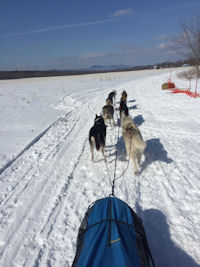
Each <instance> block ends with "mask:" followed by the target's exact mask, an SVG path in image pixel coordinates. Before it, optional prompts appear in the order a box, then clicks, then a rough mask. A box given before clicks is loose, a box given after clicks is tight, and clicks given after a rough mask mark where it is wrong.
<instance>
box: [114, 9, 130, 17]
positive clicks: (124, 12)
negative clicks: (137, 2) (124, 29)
mask: <svg viewBox="0 0 200 267" xmlns="http://www.w3.org/2000/svg"><path fill="white" fill-rule="evenodd" d="M131 14H133V11H132V9H130V8H128V9H121V10H117V11H115V12H114V13H113V14H111V15H110V16H111V17H121V16H126V15H131Z"/></svg>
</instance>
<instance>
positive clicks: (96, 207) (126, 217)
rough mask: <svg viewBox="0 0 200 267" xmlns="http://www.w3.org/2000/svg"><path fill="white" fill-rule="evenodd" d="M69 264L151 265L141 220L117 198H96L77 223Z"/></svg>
mask: <svg viewBox="0 0 200 267" xmlns="http://www.w3.org/2000/svg"><path fill="white" fill-rule="evenodd" d="M72 266H73V267H86V266H87V267H89V266H92V267H97V266H99V267H100V266H106V267H113V266H115V267H122V266H134V267H151V266H153V267H154V266H155V264H154V261H153V258H152V255H151V252H150V249H149V246H148V243H147V238H146V234H145V230H144V228H143V225H142V220H141V219H140V218H139V217H138V216H137V214H136V213H135V212H134V211H133V210H132V209H131V208H130V207H129V206H128V205H127V204H126V203H125V202H123V201H122V200H120V199H118V198H116V197H113V196H110V197H107V198H103V199H99V200H97V201H96V202H95V203H94V204H92V205H91V206H89V208H88V210H87V212H86V214H85V217H84V219H83V221H82V223H81V225H80V228H79V233H78V238H77V249H76V255H75V258H74V262H73V265H72Z"/></svg>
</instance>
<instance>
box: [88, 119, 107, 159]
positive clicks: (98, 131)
mask: <svg viewBox="0 0 200 267" xmlns="http://www.w3.org/2000/svg"><path fill="white" fill-rule="evenodd" d="M89 142H90V150H91V153H92V161H93V160H94V148H96V150H97V151H99V150H100V151H101V152H102V154H103V157H104V160H105V161H106V157H105V153H104V148H105V144H106V125H105V123H104V119H103V117H102V116H97V115H96V117H95V120H94V125H93V127H92V128H91V129H90V132H89Z"/></svg>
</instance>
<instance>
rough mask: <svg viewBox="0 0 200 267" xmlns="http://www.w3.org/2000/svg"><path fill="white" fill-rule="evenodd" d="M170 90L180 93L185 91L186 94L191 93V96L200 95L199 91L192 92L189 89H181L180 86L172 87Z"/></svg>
mask: <svg viewBox="0 0 200 267" xmlns="http://www.w3.org/2000/svg"><path fill="white" fill-rule="evenodd" d="M170 91H171V92H172V93H173V94H179V93H184V94H186V95H189V96H191V97H194V98H196V97H200V94H198V93H197V92H190V91H189V90H188V89H186V90H183V89H182V90H181V89H178V88H174V89H170Z"/></svg>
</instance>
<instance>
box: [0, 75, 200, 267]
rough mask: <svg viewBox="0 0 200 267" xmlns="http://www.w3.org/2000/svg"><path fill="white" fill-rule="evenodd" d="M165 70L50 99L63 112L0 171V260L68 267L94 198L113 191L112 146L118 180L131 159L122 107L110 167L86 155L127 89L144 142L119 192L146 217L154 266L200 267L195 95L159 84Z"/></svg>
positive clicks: (199, 132) (199, 118)
mask: <svg viewBox="0 0 200 267" xmlns="http://www.w3.org/2000/svg"><path fill="white" fill-rule="evenodd" d="M167 77H168V74H162V75H157V76H152V77H146V78H143V79H141V80H139V79H137V80H134V79H133V80H129V81H128V82H123V83H119V84H118V85H116V84H115V85H114V86H112V87H109V88H108V87H106V86H105V85H104V86H100V87H98V88H97V87H96V88H95V89H94V88H93V89H92V88H91V89H87V90H83V91H81V90H79V91H77V92H75V93H68V94H64V95H63V96H62V97H61V98H60V100H59V101H58V102H57V103H54V104H53V107H54V108H55V109H61V108H63V109H66V114H65V115H63V116H61V117H60V118H58V119H57V120H56V121H55V122H54V123H52V124H51V125H50V127H49V128H48V129H47V131H46V132H45V133H44V134H42V135H41V136H40V138H38V139H36V140H35V142H31V143H30V146H28V147H27V149H24V150H23V153H19V156H18V157H17V158H16V160H15V161H13V162H11V163H10V164H8V166H7V168H4V169H3V171H2V173H1V176H0V188H1V189H0V266H71V264H72V261H73V258H74V254H75V250H76V238H77V234H78V228H79V226H80V222H81V220H82V218H83V216H84V214H85V212H86V210H87V207H88V205H89V204H91V203H92V202H94V201H95V200H97V199H99V198H102V197H106V196H108V195H109V194H110V193H111V185H110V181H109V175H108V169H109V174H110V177H111V178H113V175H114V170H115V169H114V168H115V160H116V149H118V158H117V166H116V177H119V176H120V175H121V174H122V173H123V171H124V170H125V169H126V166H127V163H128V158H127V157H126V150H125V145H124V142H123V138H122V133H121V128H118V124H119V121H118V120H117V118H118V117H117V116H116V114H115V124H116V125H115V126H112V127H110V126H109V127H108V128H107V138H106V156H107V168H108V169H107V168H106V165H105V162H104V161H103V158H102V155H101V153H95V158H94V159H95V162H94V163H92V162H91V160H90V159H91V153H90V148H89V142H88V133H89V129H90V128H91V126H92V125H93V122H94V117H95V113H100V112H101V109H102V107H103V105H104V104H105V99H106V97H107V95H108V93H109V92H110V91H112V90H114V89H115V90H116V91H117V99H116V106H115V109H116V111H115V112H118V105H119V100H120V96H121V92H122V91H123V90H126V91H127V93H128V107H129V112H130V115H131V117H132V118H133V119H134V121H135V123H136V124H137V125H138V126H139V128H140V131H141V133H142V135H143V138H144V140H145V141H146V142H147V148H146V150H145V153H144V154H145V155H144V156H143V158H142V166H141V171H140V174H139V175H138V176H135V175H134V172H133V168H132V165H131V164H129V166H128V169H127V170H126V172H125V173H124V175H123V176H122V178H120V179H119V180H117V181H116V183H115V195H116V196H117V197H118V198H121V199H122V200H124V201H125V202H127V204H129V205H130V206H131V207H132V208H133V209H134V210H135V211H136V212H137V213H138V214H139V215H140V216H141V217H142V219H143V223H144V227H145V230H146V233H147V237H148V242H149V245H150V248H151V251H152V254H153V257H154V260H155V263H156V266H166V267H168V266H178V265H180V266H185V267H186V266H187V267H188V266H198V265H199V264H200V256H199V251H200V237H199V232H200V220H199V218H200V212H199V208H198V203H199V200H200V179H199V178H200V168H199V162H198V158H199V154H200V115H198V114H200V107H199V99H190V98H189V97H188V96H185V95H184V96H183V95H172V94H169V93H168V92H163V91H161V89H160V88H161V84H162V82H164V81H165V80H166V79H167ZM83 79H84V78H83ZM194 111H195V112H196V114H197V115H196V116H192V115H193V114H194ZM118 132H119V138H118Z"/></svg>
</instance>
